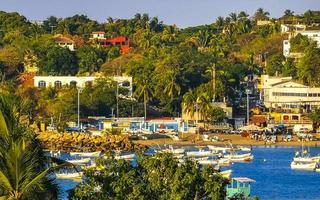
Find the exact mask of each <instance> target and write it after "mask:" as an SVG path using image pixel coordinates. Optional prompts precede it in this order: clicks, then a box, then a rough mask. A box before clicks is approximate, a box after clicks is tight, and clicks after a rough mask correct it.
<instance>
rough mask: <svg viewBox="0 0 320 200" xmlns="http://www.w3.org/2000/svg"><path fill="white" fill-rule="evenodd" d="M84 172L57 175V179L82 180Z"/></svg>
mask: <svg viewBox="0 0 320 200" xmlns="http://www.w3.org/2000/svg"><path fill="white" fill-rule="evenodd" d="M82 175H83V172H73V173H55V176H56V179H81V177H82Z"/></svg>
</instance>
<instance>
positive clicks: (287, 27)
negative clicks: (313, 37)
mask: <svg viewBox="0 0 320 200" xmlns="http://www.w3.org/2000/svg"><path fill="white" fill-rule="evenodd" d="M306 28H307V26H306V25H304V24H281V25H280V29H281V33H290V32H291V31H303V30H305V29H306Z"/></svg>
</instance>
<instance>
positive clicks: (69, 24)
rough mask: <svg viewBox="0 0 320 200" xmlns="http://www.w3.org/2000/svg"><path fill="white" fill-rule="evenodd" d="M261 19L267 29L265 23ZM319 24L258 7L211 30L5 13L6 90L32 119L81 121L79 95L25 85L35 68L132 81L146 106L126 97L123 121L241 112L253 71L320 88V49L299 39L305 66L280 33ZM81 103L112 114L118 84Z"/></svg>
mask: <svg viewBox="0 0 320 200" xmlns="http://www.w3.org/2000/svg"><path fill="white" fill-rule="evenodd" d="M261 20H264V21H268V23H266V24H265V25H258V24H257V22H258V21H261ZM319 21H320V14H319V12H316V11H307V12H305V13H304V14H302V15H295V14H294V13H293V12H292V11H290V10H286V11H285V12H284V15H283V16H282V17H281V18H279V19H273V18H271V16H270V14H269V13H268V12H267V11H264V10H263V9H258V10H257V11H256V13H255V14H254V15H253V16H249V15H248V14H247V13H246V12H239V13H230V15H229V16H226V17H218V18H217V19H216V20H215V21H214V20H213V23H211V24H207V25H200V26H197V27H188V28H184V29H181V28H179V27H177V26H175V25H166V24H164V23H163V22H161V21H160V20H159V19H158V18H157V17H150V16H149V15H148V14H136V15H135V16H134V17H133V18H131V19H113V18H111V17H109V18H108V19H106V21H105V22H103V23H99V22H97V21H95V20H92V19H89V18H88V17H87V16H84V15H75V16H72V17H67V18H56V17H54V16H50V17H48V18H47V19H46V20H45V21H43V23H41V24H39V23H34V22H31V21H29V20H28V19H26V18H25V17H24V16H21V15H20V14H18V13H6V12H0V74H1V76H0V77H1V78H0V79H1V92H7V93H16V94H17V95H18V96H19V97H20V98H22V99H24V100H25V101H26V105H27V107H28V108H29V113H30V119H29V120H30V122H31V123H32V122H34V121H38V120H49V118H50V117H54V118H56V119H58V118H59V119H60V120H61V121H64V120H70V119H73V118H74V117H75V116H74V114H75V113H76V92H77V91H76V89H75V88H62V89H57V88H49V89H37V88H32V87H31V88H30V87H23V86H22V85H21V82H23V79H24V75H25V73H24V71H25V68H26V66H36V67H37V68H38V72H37V73H38V74H39V75H66V76H68V75H77V76H81V75H97V74H99V75H101V74H102V75H105V76H106V77H107V76H112V75H124V74H126V75H130V76H132V77H133V80H134V97H135V99H136V100H137V101H135V100H128V99H120V102H119V103H120V106H119V116H143V102H144V103H145V104H148V105H149V106H150V108H152V109H153V110H154V111H157V113H158V114H159V113H160V114H161V115H171V116H178V115H179V114H180V113H181V112H182V106H181V105H182V104H183V105H184V106H183V107H184V109H186V110H188V111H189V112H193V111H194V109H195V108H194V106H193V105H194V104H195V103H197V104H199V109H200V110H201V111H202V112H204V113H205V112H207V111H210V110H211V109H212V108H211V107H210V102H212V99H213V98H214V99H215V101H223V100H224V99H226V101H227V102H230V103H231V104H233V105H234V106H235V107H237V106H239V99H240V100H241V97H242V96H243V91H244V88H245V87H247V84H248V81H250V80H252V79H250V77H252V75H259V74H261V73H267V74H270V75H282V76H293V77H294V78H295V79H296V80H297V81H300V82H304V83H307V84H310V85H314V86H319V85H320V81H319V80H320V79H319V74H320V73H319V71H320V57H319V55H320V50H319V48H317V47H316V46H315V45H314V43H312V42H311V41H308V39H306V38H304V37H302V36H299V37H298V38H296V39H295V40H294V41H292V42H293V43H294V45H293V49H298V50H299V51H302V52H303V53H304V56H303V57H302V58H301V59H300V60H299V61H298V62H297V61H294V60H292V59H285V58H284V57H283V55H282V41H283V39H287V36H286V35H283V34H281V33H280V24H281V23H297V22H303V23H305V24H308V25H313V24H315V23H318V22H319ZM93 31H104V32H105V34H106V37H107V38H113V37H116V36H125V37H128V38H129V39H130V44H131V51H130V52H129V53H126V54H121V53H120V49H119V48H118V47H116V46H112V47H107V48H102V47H99V46H97V45H95V44H93V43H92V41H90V40H89V38H90V34H91V33H92V32H93ZM56 34H62V35H65V36H68V37H69V38H71V39H72V40H74V41H75V46H76V51H70V50H69V49H67V48H62V47H59V46H58V45H57V44H55V42H54V41H53V36H54V35H56ZM301 47H303V48H301ZM213 66H214V67H213ZM213 71H214V72H215V80H214V81H215V88H214V89H213V82H212V81H213V79H212V75H213ZM70 94H72V95H70ZM81 99H83V101H82V105H81V106H82V108H83V109H82V111H81V115H83V116H88V115H100V116H101V115H103V116H110V113H111V110H112V109H113V108H115V104H116V96H115V86H114V85H112V84H107V83H106V82H104V83H103V82H99V84H97V85H95V86H90V87H88V88H85V90H84V92H83V93H82V94H81ZM151 115H152V113H151ZM60 120H59V121H60Z"/></svg>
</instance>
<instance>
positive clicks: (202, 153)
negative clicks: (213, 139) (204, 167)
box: [186, 150, 215, 157]
mask: <svg viewBox="0 0 320 200" xmlns="http://www.w3.org/2000/svg"><path fill="white" fill-rule="evenodd" d="M213 155H215V153H213V152H211V151H205V150H200V151H188V152H186V156H191V157H193V156H198V157H206V156H213Z"/></svg>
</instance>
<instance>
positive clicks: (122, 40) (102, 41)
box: [90, 31, 130, 53]
mask: <svg viewBox="0 0 320 200" xmlns="http://www.w3.org/2000/svg"><path fill="white" fill-rule="evenodd" d="M90 39H91V40H95V41H96V42H97V44H99V45H100V46H102V47H110V46H117V47H119V48H120V51H121V53H128V52H129V51H130V40H129V38H127V37H124V36H118V37H115V38H112V39H107V38H105V33H104V32H102V31H97V32H92V33H91V38H90Z"/></svg>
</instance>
